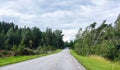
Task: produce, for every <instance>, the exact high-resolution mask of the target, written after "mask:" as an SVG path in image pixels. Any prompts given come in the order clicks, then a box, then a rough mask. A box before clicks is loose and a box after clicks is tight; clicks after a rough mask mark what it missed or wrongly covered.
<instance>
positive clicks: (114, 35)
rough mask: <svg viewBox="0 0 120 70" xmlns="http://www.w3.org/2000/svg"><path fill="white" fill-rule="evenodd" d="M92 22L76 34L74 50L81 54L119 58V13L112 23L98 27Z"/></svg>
mask: <svg viewBox="0 0 120 70" xmlns="http://www.w3.org/2000/svg"><path fill="white" fill-rule="evenodd" d="M96 24H97V23H96V22H94V23H92V24H91V25H89V26H88V27H86V29H85V30H84V31H83V30H82V28H80V29H79V31H78V33H77V34H76V40H75V44H74V50H75V51H76V52H77V53H78V54H80V55H83V56H89V55H100V56H103V57H106V58H109V59H111V60H120V15H119V16H118V18H117V20H116V21H115V23H114V25H113V26H112V24H106V20H104V21H103V22H102V24H101V25H100V26H99V27H96Z"/></svg>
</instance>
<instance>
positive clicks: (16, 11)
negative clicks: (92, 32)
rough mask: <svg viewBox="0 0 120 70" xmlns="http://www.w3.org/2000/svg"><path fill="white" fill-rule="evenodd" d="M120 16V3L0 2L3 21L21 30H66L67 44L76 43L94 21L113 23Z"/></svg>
mask: <svg viewBox="0 0 120 70" xmlns="http://www.w3.org/2000/svg"><path fill="white" fill-rule="evenodd" d="M119 13H120V0H0V21H7V22H14V23H15V24H17V25H19V26H20V27H24V26H27V27H34V26H37V27H39V28H40V29H41V30H42V31H45V29H46V28H47V27H50V28H52V29H53V30H55V29H60V30H63V34H64V41H69V40H73V39H74V38H75V34H76V33H77V31H78V29H79V28H83V29H84V28H85V27H86V26H88V25H90V24H91V23H93V22H94V21H96V22H98V26H99V25H100V23H101V22H102V21H103V20H107V23H113V22H114V21H115V19H116V17H117V16H118V14H119Z"/></svg>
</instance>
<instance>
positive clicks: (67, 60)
mask: <svg viewBox="0 0 120 70" xmlns="http://www.w3.org/2000/svg"><path fill="white" fill-rule="evenodd" d="M0 70H85V68H84V67H83V66H82V65H81V64H80V63H78V62H77V60H76V59H75V58H74V57H73V56H72V55H71V54H70V52H69V49H64V50H63V51H61V52H60V53H57V54H53V55H48V56H44V57H40V58H36V59H32V60H28V61H24V62H20V63H16V64H12V65H8V66H3V67H0Z"/></svg>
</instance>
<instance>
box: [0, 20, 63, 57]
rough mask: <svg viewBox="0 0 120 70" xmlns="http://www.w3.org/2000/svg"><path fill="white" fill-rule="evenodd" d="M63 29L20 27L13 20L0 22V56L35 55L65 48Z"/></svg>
mask: <svg viewBox="0 0 120 70" xmlns="http://www.w3.org/2000/svg"><path fill="white" fill-rule="evenodd" d="M63 36H64V35H63V34H62V31H61V30H54V31H53V30H52V29H51V28H46V31H41V30H40V29H39V28H37V27H33V28H29V27H26V26H25V27H23V28H20V27H19V26H18V25H15V24H14V23H11V22H5V21H2V22H0V57H8V56H17V55H34V54H40V53H46V52H48V51H54V50H56V49H62V48H64V42H63Z"/></svg>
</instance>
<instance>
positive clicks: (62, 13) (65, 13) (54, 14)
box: [41, 10, 72, 18]
mask: <svg viewBox="0 0 120 70" xmlns="http://www.w3.org/2000/svg"><path fill="white" fill-rule="evenodd" d="M71 14H72V13H71V12H70V11H66V10H57V11H54V12H49V13H43V14H42V15H41V17H43V18H59V17H60V18H61V17H65V16H70V15H71Z"/></svg>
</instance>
